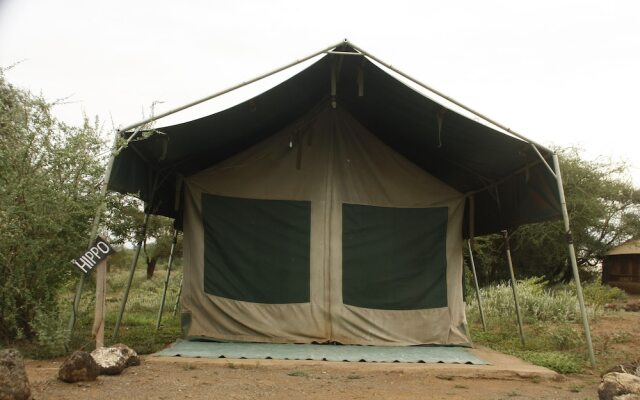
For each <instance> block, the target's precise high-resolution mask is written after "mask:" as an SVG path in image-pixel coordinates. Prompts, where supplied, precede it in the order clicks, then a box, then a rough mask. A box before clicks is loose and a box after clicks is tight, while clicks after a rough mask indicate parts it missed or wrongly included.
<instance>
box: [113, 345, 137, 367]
mask: <svg viewBox="0 0 640 400" xmlns="http://www.w3.org/2000/svg"><path fill="white" fill-rule="evenodd" d="M111 347H115V348H117V349H121V350H122V353H123V354H126V355H127V356H128V358H127V367H134V366H136V365H140V356H139V355H138V353H136V351H135V350H134V349H132V348H131V347H129V346H127V345H126V344H122V343H118V344H114V345H113V346H111Z"/></svg>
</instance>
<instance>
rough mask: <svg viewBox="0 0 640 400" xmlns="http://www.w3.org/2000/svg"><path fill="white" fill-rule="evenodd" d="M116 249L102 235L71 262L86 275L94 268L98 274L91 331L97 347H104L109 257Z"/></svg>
mask: <svg viewBox="0 0 640 400" xmlns="http://www.w3.org/2000/svg"><path fill="white" fill-rule="evenodd" d="M113 253H115V250H114V249H113V248H112V247H111V246H110V245H109V243H107V242H106V241H105V240H104V239H103V238H101V237H100V236H98V237H96V240H95V241H94V243H93V246H91V247H90V248H89V250H87V251H86V252H85V253H84V254H83V255H81V256H80V257H78V258H75V259H73V260H71V263H72V264H73V265H74V266H75V267H77V268H78V269H79V270H80V271H82V273H84V274H85V275H89V274H90V273H91V271H93V270H94V269H95V270H97V271H98V272H97V274H96V312H95V318H94V320H93V328H92V329H91V333H92V334H93V336H94V337H95V338H96V348H97V349H98V348H100V347H104V319H105V314H106V312H107V311H106V291H107V257H109V255H111V254H113Z"/></svg>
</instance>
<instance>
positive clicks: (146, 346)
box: [69, 265, 182, 354]
mask: <svg viewBox="0 0 640 400" xmlns="http://www.w3.org/2000/svg"><path fill="white" fill-rule="evenodd" d="M159 268H160V270H159V272H161V275H162V277H163V278H164V277H165V269H164V265H159ZM128 274H129V271H128V270H127V269H112V271H111V272H110V273H109V274H108V279H107V302H106V304H107V314H106V321H105V341H106V345H110V344H114V343H118V342H121V343H126V344H127V345H128V346H130V347H131V348H133V349H135V350H136V351H137V352H138V353H140V354H149V353H154V352H156V351H159V350H160V349H162V348H164V347H165V346H167V345H168V344H170V343H172V342H174V341H175V340H176V339H177V338H179V337H180V336H181V332H180V318H179V316H173V314H172V310H173V306H174V304H175V302H176V296H177V294H178V291H179V288H180V280H181V278H182V270H181V269H180V268H176V269H172V271H171V279H170V281H169V288H168V290H167V299H166V302H165V307H164V314H163V317H162V326H161V329H160V330H159V331H157V332H156V331H155V324H156V319H157V317H158V307H159V306H160V300H161V298H162V290H163V287H164V279H152V280H148V279H146V272H145V271H144V269H141V268H139V269H138V270H137V271H136V274H135V275H134V279H133V282H132V285H131V291H130V292H129V301H128V302H127V308H126V311H125V314H124V318H123V319H122V325H121V327H120V335H119V337H118V338H117V339H116V341H115V342H112V341H111V336H112V333H113V331H112V329H113V327H114V326H115V322H116V317H117V313H118V310H119V308H120V301H121V299H122V292H123V291H124V286H125V284H126V282H127V279H128ZM80 306H81V307H80V313H79V314H80V320H79V321H78V323H77V329H76V331H75V335H74V337H73V340H72V342H71V345H70V346H69V349H70V350H75V349H79V348H82V349H85V350H91V349H93V346H94V344H95V342H94V339H93V337H92V336H91V326H92V324H93V308H94V307H95V302H94V294H93V293H91V292H90V291H85V293H84V294H83V297H82V300H81V302H80Z"/></svg>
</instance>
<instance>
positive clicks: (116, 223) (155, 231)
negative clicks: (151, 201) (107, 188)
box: [105, 193, 182, 278]
mask: <svg viewBox="0 0 640 400" xmlns="http://www.w3.org/2000/svg"><path fill="white" fill-rule="evenodd" d="M147 211H148V210H147ZM151 211H153V210H151ZM106 214H107V217H106V219H105V225H106V226H107V228H108V229H109V232H111V235H112V237H111V240H112V243H113V244H125V243H138V242H139V241H140V240H143V251H142V253H141V258H142V259H143V260H144V261H145V262H146V265H145V266H146V268H147V269H148V277H149V278H151V277H152V276H153V271H154V270H155V265H156V263H157V262H158V261H159V260H161V259H164V260H167V259H168V258H169V254H170V252H171V244H172V242H173V221H172V220H171V219H170V218H166V217H163V216H158V215H152V216H150V217H149V222H148V224H147V232H146V235H145V236H144V237H143V236H142V233H143V232H142V226H143V224H144V210H143V204H142V202H141V201H140V200H138V199H136V198H134V197H131V196H125V195H121V194H118V193H110V194H109V195H108V196H107V213H106ZM174 256H175V257H181V256H182V237H181V236H179V237H178V243H177V246H176V249H175V251H174ZM117 261H121V260H117ZM117 265H118V264H117Z"/></svg>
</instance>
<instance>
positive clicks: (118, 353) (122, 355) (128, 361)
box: [91, 343, 140, 375]
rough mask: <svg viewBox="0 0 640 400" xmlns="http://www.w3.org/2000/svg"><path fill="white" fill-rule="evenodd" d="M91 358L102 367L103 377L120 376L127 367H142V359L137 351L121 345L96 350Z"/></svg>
mask: <svg viewBox="0 0 640 400" xmlns="http://www.w3.org/2000/svg"><path fill="white" fill-rule="evenodd" d="M91 357H93V359H94V360H95V362H96V363H97V364H98V365H99V366H100V374H101V375H118V374H120V373H121V372H122V371H123V370H124V369H125V368H127V367H130V366H133V365H140V357H138V354H137V353H136V352H135V350H133V349H131V348H130V347H128V346H126V345H124V344H121V343H118V344H116V345H113V346H111V347H101V348H99V349H95V350H94V351H92V352H91Z"/></svg>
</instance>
